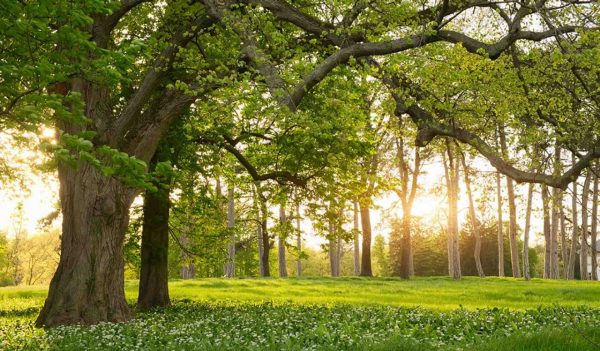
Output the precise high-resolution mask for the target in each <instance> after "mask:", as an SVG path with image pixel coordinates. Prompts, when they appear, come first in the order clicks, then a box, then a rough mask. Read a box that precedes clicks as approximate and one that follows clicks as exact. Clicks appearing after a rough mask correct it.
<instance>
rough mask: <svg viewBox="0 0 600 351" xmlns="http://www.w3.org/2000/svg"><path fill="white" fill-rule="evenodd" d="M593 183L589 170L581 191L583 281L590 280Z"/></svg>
mask: <svg viewBox="0 0 600 351" xmlns="http://www.w3.org/2000/svg"><path fill="white" fill-rule="evenodd" d="M591 181H592V172H590V171H589V170H588V172H587V174H586V176H585V181H584V182H583V190H581V245H580V253H579V272H580V275H581V280H587V279H588V252H589V250H588V197H589V193H590V182H591Z"/></svg>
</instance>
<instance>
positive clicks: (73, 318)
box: [36, 164, 135, 327]
mask: <svg viewBox="0 0 600 351" xmlns="http://www.w3.org/2000/svg"><path fill="white" fill-rule="evenodd" d="M58 178H59V180H60V192H59V194H60V203H61V209H62V214H63V224H62V238H61V256H60V262H59V264H58V268H57V270H56V273H55V275H54V277H53V278H52V281H51V283H50V288H49V291H48V297H47V298H46V301H45V303H44V307H43V308H42V310H41V312H40V315H39V316H38V318H37V321H36V325H37V326H48V327H50V326H57V325H62V324H74V323H81V324H94V323H98V322H102V321H112V322H120V321H124V320H126V319H127V318H128V317H129V315H130V311H129V308H128V306H127V303H126V301H125V291H124V285H123V283H124V276H123V274H124V263H123V252H122V245H123V240H124V236H125V231H126V229H127V225H128V222H129V206H130V205H131V203H132V201H133V198H134V196H135V192H134V191H132V190H131V189H128V188H126V187H124V186H123V185H122V184H121V183H119V182H118V181H117V180H115V179H111V178H106V177H104V176H103V175H101V174H100V173H99V172H98V171H96V170H95V169H94V168H92V167H91V166H89V165H87V164H80V165H79V168H77V169H73V168H70V167H68V166H65V165H64V164H61V165H59V168H58Z"/></svg>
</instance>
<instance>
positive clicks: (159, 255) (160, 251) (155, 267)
mask: <svg viewBox="0 0 600 351" xmlns="http://www.w3.org/2000/svg"><path fill="white" fill-rule="evenodd" d="M157 157H158V155H155V157H154V159H153V160H152V162H151V165H150V167H151V168H152V167H153V166H154V165H155V164H156V162H157V161H158V159H157ZM169 193H170V190H169V188H165V187H164V186H159V187H158V191H155V192H152V191H146V194H145V196H144V222H143V226H142V245H141V246H142V248H141V269H140V286H139V293H138V301H137V307H138V309H139V310H142V311H144V310H148V309H151V308H154V307H164V306H168V305H169V304H170V303H171V301H170V299H169V270H168V265H169V262H168V258H169V257H168V256H169V210H170V207H171V201H170V199H169Z"/></svg>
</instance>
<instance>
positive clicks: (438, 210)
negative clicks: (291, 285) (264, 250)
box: [0, 129, 542, 248]
mask: <svg viewBox="0 0 600 351" xmlns="http://www.w3.org/2000/svg"><path fill="white" fill-rule="evenodd" d="M53 134H54V132H53V131H52V130H49V129H46V130H43V132H42V134H41V137H42V138H48V139H49V138H51V137H52V136H53ZM3 141H5V139H2V135H0V142H3ZM12 150H13V153H14V155H15V157H13V161H14V165H16V166H18V165H22V162H24V160H35V163H41V162H42V157H41V154H40V153H39V152H34V151H27V150H24V149H22V148H21V149H18V148H17V149H15V148H12ZM14 150H18V152H15V151H14ZM438 161H439V160H438ZM472 166H473V167H475V168H477V169H478V170H480V171H483V172H491V171H493V169H492V168H491V166H490V165H489V163H488V162H487V161H485V160H482V159H477V160H475V162H473V163H472ZM423 171H424V172H423V174H422V175H421V177H420V178H419V183H420V185H421V187H422V189H421V190H420V191H419V193H418V197H417V198H416V199H415V203H414V207H413V215H415V216H418V217H421V220H422V222H423V223H424V224H426V225H429V226H433V227H434V228H435V229H436V232H437V231H439V228H440V227H444V226H445V225H446V196H445V194H444V193H442V194H440V195H435V194H432V193H431V192H430V191H431V189H432V188H434V187H436V186H438V185H439V184H445V183H444V182H445V181H444V177H443V173H444V172H443V166H442V165H441V163H440V162H437V161H432V162H430V163H429V164H426V165H425V166H424V170H423ZM25 178H26V183H28V184H29V186H28V190H26V191H20V190H19V186H15V185H14V184H13V185H12V186H8V187H4V188H2V189H0V198H2V199H3V200H4V201H3V204H2V206H1V208H0V230H2V231H4V232H6V233H8V236H9V237H13V236H14V235H15V231H16V230H18V228H19V224H20V221H21V219H22V228H24V229H25V230H26V231H27V232H28V233H29V234H30V235H35V234H37V233H39V232H40V228H39V222H40V220H41V219H43V218H44V217H46V216H48V215H49V214H50V213H51V212H53V211H55V209H56V207H57V205H58V181H57V179H56V174H52V173H43V174H40V173H26V174H25ZM503 182H504V181H503ZM474 191H475V194H474V196H475V198H477V197H478V196H479V195H480V194H479V193H477V189H475V190H474ZM516 191H517V196H518V197H520V199H521V201H519V202H518V204H517V206H518V211H519V213H518V220H519V226H520V227H523V226H524V223H522V222H524V204H525V201H524V200H525V192H526V185H517V186H516ZM462 192H464V186H462V185H461V196H460V200H459V218H460V221H461V224H462V222H463V221H464V219H465V217H466V216H465V215H466V211H467V208H468V201H467V197H466V195H465V194H464V193H462ZM488 198H489V201H488V202H489V205H490V207H491V208H490V210H491V211H494V213H495V211H496V195H495V188H494V189H493V194H488ZM535 207H539V206H534V208H535ZM20 208H21V212H19V209H20ZM506 212H508V211H507V206H506V203H505V213H506ZM538 212H539V211H534V213H533V214H532V218H533V221H532V240H533V241H534V243H535V242H537V241H539V240H537V241H536V234H535V233H539V232H541V229H542V223H541V221H540V220H539V219H540V218H541V214H540V213H538ZM20 213H21V215H20ZM401 214H402V210H401V207H400V203H399V202H398V198H397V196H396V195H395V193H393V192H390V193H387V194H384V195H383V196H380V197H379V198H377V199H375V206H374V208H373V210H372V211H371V216H372V217H371V223H372V225H373V234H374V236H375V235H378V234H382V235H384V236H385V237H388V236H389V232H390V221H389V219H390V218H393V217H400V216H401ZM347 215H348V216H351V213H348V214H347ZM507 219H508V213H506V214H505V220H507ZM55 225H56V226H59V225H60V223H59V221H55ZM301 226H302V229H303V232H304V233H305V240H306V242H307V244H308V245H309V246H311V247H314V248H318V247H319V245H320V244H322V243H324V239H323V238H322V237H320V236H318V235H315V234H314V233H313V230H312V228H311V225H310V223H308V222H307V221H303V222H302V223H301ZM351 226H352V224H351V223H350V224H348V227H351Z"/></svg>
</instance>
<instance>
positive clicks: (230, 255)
mask: <svg viewBox="0 0 600 351" xmlns="http://www.w3.org/2000/svg"><path fill="white" fill-rule="evenodd" d="M234 227H235V201H234V190H233V186H229V188H228V189H227V228H228V229H229V230H231V233H230V234H229V243H228V244H227V263H226V264H225V277H226V278H233V277H235V231H234Z"/></svg>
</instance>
